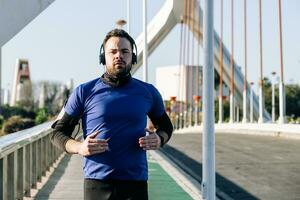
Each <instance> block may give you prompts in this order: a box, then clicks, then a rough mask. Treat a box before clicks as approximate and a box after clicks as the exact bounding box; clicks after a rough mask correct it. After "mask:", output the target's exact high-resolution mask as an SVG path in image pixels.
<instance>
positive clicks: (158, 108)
mask: <svg viewBox="0 0 300 200" xmlns="http://www.w3.org/2000/svg"><path fill="white" fill-rule="evenodd" d="M150 87H151V94H152V97H153V103H152V106H151V109H150V111H149V113H148V115H149V117H153V118H156V117H160V116H162V115H163V114H164V113H165V106H164V102H163V99H162V97H161V95H160V93H159V92H158V90H157V89H156V88H155V87H154V86H153V85H151V86H150Z"/></svg>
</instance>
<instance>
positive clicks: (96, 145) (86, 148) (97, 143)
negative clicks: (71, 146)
mask: <svg viewBox="0 0 300 200" xmlns="http://www.w3.org/2000/svg"><path fill="white" fill-rule="evenodd" d="M99 133H100V132H99V131H95V132H93V133H92V134H90V135H88V136H87V137H86V138H85V140H84V141H83V142H81V144H80V145H79V149H78V153H79V154H80V155H83V156H90V155H94V154H97V153H103V152H105V151H106V150H108V143H107V141H108V139H107V140H104V139H95V138H96V136H97V135H98V134H99Z"/></svg>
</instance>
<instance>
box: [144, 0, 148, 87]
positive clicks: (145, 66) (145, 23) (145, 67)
mask: <svg viewBox="0 0 300 200" xmlns="http://www.w3.org/2000/svg"><path fill="white" fill-rule="evenodd" d="M143 30H144V51H143V65H144V70H143V78H144V81H145V82H148V58H147V56H148V45H147V0H143Z"/></svg>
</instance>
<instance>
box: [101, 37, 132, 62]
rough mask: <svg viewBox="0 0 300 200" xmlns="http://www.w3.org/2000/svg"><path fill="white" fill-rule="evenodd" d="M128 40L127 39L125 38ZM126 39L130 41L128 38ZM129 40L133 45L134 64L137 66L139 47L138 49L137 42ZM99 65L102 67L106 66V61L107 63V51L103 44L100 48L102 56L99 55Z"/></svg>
mask: <svg viewBox="0 0 300 200" xmlns="http://www.w3.org/2000/svg"><path fill="white" fill-rule="evenodd" d="M125 38H126V37H125ZM126 39H128V38H126ZM128 40H129V42H130V43H131V46H132V48H133V49H132V64H133V65H134V64H136V63H137V56H136V55H137V47H136V44H135V42H134V40H133V39H132V38H131V39H128ZM134 49H135V52H136V53H134V52H133V51H134ZM99 63H100V65H101V64H102V65H105V64H106V61H105V51H104V44H102V45H101V47H100V55H99Z"/></svg>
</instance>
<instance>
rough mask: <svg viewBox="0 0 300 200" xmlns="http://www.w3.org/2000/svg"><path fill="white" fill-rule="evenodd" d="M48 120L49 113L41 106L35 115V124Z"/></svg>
mask: <svg viewBox="0 0 300 200" xmlns="http://www.w3.org/2000/svg"><path fill="white" fill-rule="evenodd" d="M47 120H48V114H47V110H46V108H41V109H39V110H38V111H37V114H36V117H35V124H36V125H37V124H41V123H44V122H46V121H47Z"/></svg>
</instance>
